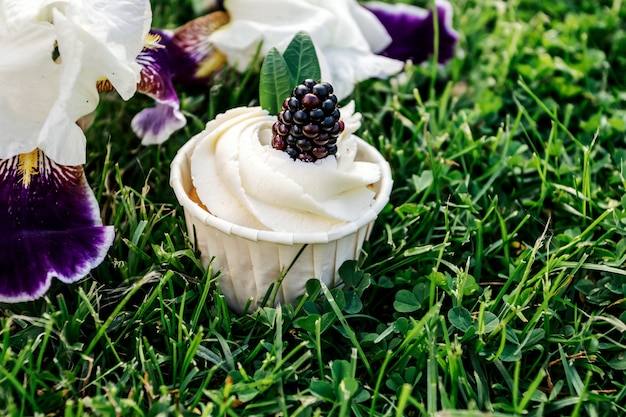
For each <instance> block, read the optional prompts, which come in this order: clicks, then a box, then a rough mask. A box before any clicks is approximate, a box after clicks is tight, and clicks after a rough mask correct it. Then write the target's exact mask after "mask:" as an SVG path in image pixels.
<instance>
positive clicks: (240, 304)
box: [171, 78, 392, 312]
mask: <svg viewBox="0 0 626 417" xmlns="http://www.w3.org/2000/svg"><path fill="white" fill-rule="evenodd" d="M281 102H282V106H280V108H279V110H278V111H277V113H278V114H277V115H271V114H270V113H269V112H268V111H267V110H264V109H263V108H261V107H238V108H233V109H230V110H228V111H226V112H224V113H222V114H219V115H218V116H217V117H216V118H215V119H214V120H212V121H210V122H209V123H207V126H206V129H205V130H204V131H203V132H201V133H199V134H198V135H196V136H195V137H194V138H192V139H191V140H190V141H189V142H188V143H187V144H186V145H185V146H184V147H183V148H181V150H180V151H179V153H178V154H177V156H176V158H175V159H174V161H173V162H172V177H171V184H172V187H173V188H174V191H175V193H176V196H177V198H178V200H179V202H180V203H181V205H182V206H183V208H184V209H185V217H186V221H187V227H188V232H189V235H190V236H191V237H195V240H196V242H197V243H196V245H197V246H196V247H197V249H198V250H199V251H200V256H201V260H202V262H203V264H204V265H205V266H206V267H208V266H209V264H211V266H212V268H213V271H214V272H217V271H219V278H218V284H219V285H220V290H221V293H222V295H224V296H225V297H226V300H227V302H228V305H229V306H230V307H231V308H233V309H234V310H235V311H237V312H243V311H245V310H246V309H248V307H250V308H252V309H255V308H256V307H258V306H260V305H262V302H263V300H267V303H268V304H269V305H272V306H273V305H275V304H278V303H285V302H293V301H294V300H295V299H296V298H297V297H298V296H299V295H302V294H304V293H305V290H306V282H307V281H308V280H309V279H311V278H316V279H318V280H321V281H322V282H323V283H324V284H325V285H326V286H328V287H334V286H336V285H338V284H339V283H340V278H339V276H338V270H339V267H340V266H341V265H342V264H343V262H345V261H347V260H354V259H358V258H359V256H360V252H361V248H362V245H363V243H364V242H365V240H366V239H367V238H368V236H369V234H370V233H371V229H372V226H373V223H374V220H375V219H376V217H377V215H378V213H379V212H380V211H381V210H382V208H383V207H384V206H385V204H386V203H387V201H388V199H389V194H390V192H391V183H392V181H391V173H390V169H389V165H388V164H387V162H386V161H385V160H384V158H383V157H382V155H380V153H379V152H378V151H377V150H376V149H375V148H374V147H372V146H371V145H369V144H367V143H366V142H365V141H363V140H362V139H360V138H359V137H358V136H356V135H355V132H356V131H357V130H358V129H359V127H360V124H361V115H360V114H359V113H357V112H355V111H354V103H353V102H350V103H348V104H346V105H345V106H342V107H341V109H339V108H338V105H337V99H336V98H335V96H334V94H333V87H332V86H331V85H330V84H328V83H325V82H320V81H319V80H314V79H312V78H307V79H304V80H303V81H301V82H300V83H299V84H298V85H297V86H296V87H295V88H293V89H292V91H291V94H290V95H289V96H288V97H285V98H284V99H283V100H281Z"/></svg>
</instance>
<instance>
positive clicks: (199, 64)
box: [131, 11, 228, 145]
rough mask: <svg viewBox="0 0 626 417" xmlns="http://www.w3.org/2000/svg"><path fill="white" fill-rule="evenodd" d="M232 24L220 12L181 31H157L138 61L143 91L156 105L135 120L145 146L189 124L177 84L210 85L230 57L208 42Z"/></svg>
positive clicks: (184, 27)
mask: <svg viewBox="0 0 626 417" xmlns="http://www.w3.org/2000/svg"><path fill="white" fill-rule="evenodd" d="M227 21H228V15H226V13H224V12H221V11H218V12H214V13H210V14H207V15H205V16H202V17H199V18H197V19H194V20H192V21H191V22H189V23H187V24H186V25H184V26H181V27H180V28H178V29H177V30H174V31H167V30H158V29H153V30H151V32H150V36H149V41H148V42H147V43H146V45H145V47H144V49H143V51H142V52H141V54H140V55H139V56H138V57H137V62H138V63H139V64H141V66H142V70H141V82H140V84H139V91H140V92H141V93H144V94H147V95H149V96H150V97H152V98H153V99H154V100H155V101H156V106H155V107H152V108H147V109H144V110H142V111H141V112H139V113H138V114H137V115H136V116H135V117H134V118H133V120H132V122H131V127H132V129H133V131H134V132H135V133H136V134H137V136H139V137H140V138H142V142H141V143H142V144H144V145H151V144H159V143H162V142H164V141H165V140H167V138H169V136H170V135H171V134H172V133H173V132H175V131H176V130H178V129H180V128H182V127H183V126H185V124H186V119H185V116H184V115H183V114H182V112H181V111H180V101H179V99H178V95H177V93H176V90H175V88H174V83H175V82H179V83H183V84H186V85H194V84H196V85H206V84H207V82H208V78H209V77H210V76H211V75H212V74H213V73H215V72H216V71H217V70H219V69H220V68H221V67H222V65H223V64H224V62H225V60H226V57H225V56H224V55H223V54H222V53H221V52H219V51H216V50H215V48H214V47H213V45H212V44H211V43H210V42H209V41H208V37H209V35H210V34H211V33H213V31H215V30H216V29H217V28H219V27H221V26H222V25H224V24H225V23H226V22H227Z"/></svg>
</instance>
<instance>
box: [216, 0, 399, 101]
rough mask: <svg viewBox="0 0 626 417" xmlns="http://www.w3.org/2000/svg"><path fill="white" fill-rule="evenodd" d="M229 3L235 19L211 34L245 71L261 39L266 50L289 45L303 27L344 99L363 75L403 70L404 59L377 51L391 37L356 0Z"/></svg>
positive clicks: (325, 75) (325, 74) (327, 78)
mask: <svg viewBox="0 0 626 417" xmlns="http://www.w3.org/2000/svg"><path fill="white" fill-rule="evenodd" d="M224 7H225V9H226V10H227V11H228V14H229V16H230V23H228V24H227V25H225V26H223V27H221V28H220V29H218V30H217V31H215V32H214V33H213V34H212V35H211V36H210V37H209V40H210V41H211V42H212V43H213V44H214V45H215V47H216V48H217V49H219V50H220V51H222V52H223V53H224V54H225V55H226V56H227V58H228V61H229V62H230V63H231V64H232V65H234V66H235V67H236V68H237V69H238V70H240V71H243V70H245V69H246V68H247V67H248V66H249V65H250V63H251V62H252V59H253V58H254V54H255V52H256V49H257V47H258V45H259V43H260V42H262V45H261V55H262V56H265V55H266V54H267V52H268V51H269V50H270V49H271V48H272V47H276V48H278V49H279V50H281V51H282V50H284V48H286V47H287V44H288V42H289V41H290V40H291V38H293V36H295V34H296V33H298V32H299V31H301V30H304V31H306V32H307V33H308V34H309V36H311V39H312V40H313V43H314V44H315V46H316V50H317V53H318V59H319V61H320V67H321V70H322V79H323V80H324V81H328V82H330V83H331V84H333V87H334V90H335V94H336V95H337V97H338V98H339V99H343V98H345V97H347V96H348V95H350V93H351V92H352V90H353V89H354V85H355V84H356V83H357V82H359V81H363V80H365V79H367V78H372V77H377V78H386V77H388V76H391V75H393V74H396V73H398V72H399V71H401V70H402V67H403V63H402V62H400V61H398V60H395V59H391V58H387V57H382V56H378V55H375V53H374V52H377V51H380V50H382V49H384V48H385V47H386V46H387V45H388V44H389V42H390V41H391V38H390V37H389V34H388V33H387V31H386V30H385V28H384V26H382V24H381V23H380V22H379V21H378V20H377V19H376V17H375V16H374V15H373V14H371V12H369V11H367V10H366V9H364V8H363V7H361V6H359V5H358V3H357V2H356V0H266V1H263V2H250V1H247V0H226V1H225V2H224ZM338 58H339V59H338Z"/></svg>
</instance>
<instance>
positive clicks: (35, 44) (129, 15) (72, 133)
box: [0, 0, 151, 165]
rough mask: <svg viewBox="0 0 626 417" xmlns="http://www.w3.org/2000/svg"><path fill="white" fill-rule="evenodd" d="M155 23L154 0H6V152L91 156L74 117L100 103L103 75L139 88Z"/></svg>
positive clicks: (0, 110) (122, 90) (0, 85)
mask: <svg viewBox="0 0 626 417" xmlns="http://www.w3.org/2000/svg"><path fill="white" fill-rule="evenodd" d="M150 23H151V11H150V3H149V1H148V0H91V1H83V0H56V1H53V0H2V2H0V56H2V60H1V61H0V159H7V158H10V157H12V156H15V155H18V154H24V153H29V152H31V151H32V150H33V149H35V148H39V149H41V150H42V151H43V152H44V153H45V154H46V155H47V156H48V157H50V158H51V159H53V160H54V161H56V162H57V163H59V164H62V165H80V164H83V163H85V159H86V155H85V136H84V134H83V132H82V130H81V129H80V127H79V126H78V125H77V124H76V122H77V121H78V119H80V118H81V117H83V116H85V115H88V114H89V113H91V112H92V111H93V110H95V108H96V106H97V104H98V101H99V98H98V90H97V87H96V86H97V83H98V82H101V81H103V80H105V79H106V80H108V81H109V82H110V83H111V85H112V86H113V87H114V88H115V90H116V91H117V92H118V93H119V94H120V96H121V97H122V98H123V99H128V98H130V97H131V96H132V95H133V94H134V92H135V89H136V85H137V82H138V81H139V72H140V69H141V68H140V66H139V65H138V64H137V63H135V58H136V57H137V55H138V54H139V52H140V51H141V49H142V47H143V43H144V40H145V37H146V34H147V33H148V30H149V28H150Z"/></svg>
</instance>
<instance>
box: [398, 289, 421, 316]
mask: <svg viewBox="0 0 626 417" xmlns="http://www.w3.org/2000/svg"><path fill="white" fill-rule="evenodd" d="M421 306H422V305H421V304H420V302H419V301H417V297H415V294H413V293H412V292H411V291H409V290H400V291H398V292H397V294H396V299H395V301H394V302H393V308H394V309H395V310H396V311H397V312H399V313H411V312H413V311H415V310H418V309H419V308H420V307H421Z"/></svg>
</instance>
